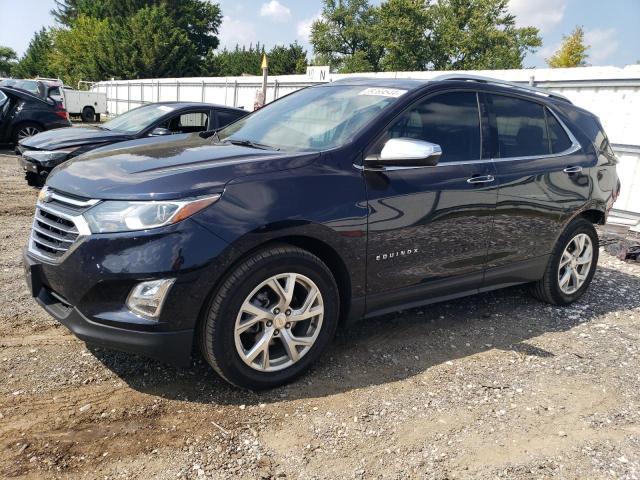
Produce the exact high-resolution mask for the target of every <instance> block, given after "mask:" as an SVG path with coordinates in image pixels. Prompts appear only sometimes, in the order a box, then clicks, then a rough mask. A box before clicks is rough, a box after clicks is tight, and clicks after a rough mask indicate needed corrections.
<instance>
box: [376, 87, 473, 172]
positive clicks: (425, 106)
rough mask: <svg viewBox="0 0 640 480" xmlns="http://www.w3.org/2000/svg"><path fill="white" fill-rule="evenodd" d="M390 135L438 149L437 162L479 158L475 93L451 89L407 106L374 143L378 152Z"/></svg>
mask: <svg viewBox="0 0 640 480" xmlns="http://www.w3.org/2000/svg"><path fill="white" fill-rule="evenodd" d="M391 138H413V139H415V140H423V141H426V142H431V143H436V144H438V145H440V147H441V148H442V156H441V157H440V162H441V163H442V162H462V161H468V160H478V159H480V154H481V153H480V115H479V112H478V99H477V97H476V93H475V92H451V93H444V94H441V95H437V96H435V97H430V98H428V99H426V100H424V101H422V102H420V103H418V104H417V105H414V106H412V107H410V108H409V109H408V110H407V111H406V112H405V113H403V114H402V115H401V116H400V118H399V119H398V120H396V121H395V122H394V123H393V124H392V126H391V128H389V130H388V131H387V132H386V133H385V134H384V136H383V138H382V139H381V141H379V142H378V145H377V147H376V148H377V149H378V151H377V152H375V153H380V150H381V149H382V147H383V146H384V144H385V143H386V141H387V140H389V139H391Z"/></svg>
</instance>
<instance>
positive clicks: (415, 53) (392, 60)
mask: <svg viewBox="0 0 640 480" xmlns="http://www.w3.org/2000/svg"><path fill="white" fill-rule="evenodd" d="M378 19H379V20H378V23H377V24H376V25H375V27H374V44H375V45H377V46H378V47H379V48H381V49H383V51H384V56H383V58H382V62H381V66H382V69H383V70H387V71H403V70H404V71H414V70H426V69H427V68H428V65H429V63H430V55H429V52H430V44H431V37H430V34H429V33H428V32H429V31H430V30H431V29H432V28H433V22H432V17H431V15H430V9H429V4H428V1H427V0H389V1H387V2H385V3H383V4H382V5H380V8H379V14H378Z"/></svg>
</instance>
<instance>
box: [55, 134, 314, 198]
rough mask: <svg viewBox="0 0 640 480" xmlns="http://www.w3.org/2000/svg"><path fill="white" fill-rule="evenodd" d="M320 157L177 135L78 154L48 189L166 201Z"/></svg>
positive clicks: (89, 195) (87, 195)
mask: <svg viewBox="0 0 640 480" xmlns="http://www.w3.org/2000/svg"><path fill="white" fill-rule="evenodd" d="M174 137H180V138H174ZM318 156H319V154H318V153H286V152H278V151H275V150H259V149H255V148H250V147H244V146H239V145H220V144H218V145H215V144H212V143H211V140H210V139H203V138H201V137H200V136H199V135H198V134H190V135H186V136H185V135H176V136H171V137H168V138H167V137H159V138H154V139H143V140H136V141H131V142H125V143H123V144H118V145H114V146H111V147H108V148H104V149H99V150H93V151H91V152H89V153H86V154H84V155H80V156H79V157H76V158H74V159H72V160H70V161H68V162H65V163H64V164H62V165H60V166H59V167H56V168H55V169H54V170H53V172H52V173H51V174H50V175H49V177H48V178H47V185H49V186H50V187H51V188H54V189H56V190H59V191H61V192H66V193H70V194H73V195H78V196H81V197H85V198H96V199H103V200H149V199H156V200H169V199H177V198H186V197H195V196H202V195H207V194H210V193H219V192H221V191H222V190H223V189H224V186H225V185H226V184H227V183H228V182H229V181H231V180H233V179H235V178H238V177H242V176H246V175H252V174H257V173H260V174H264V173H269V172H273V171H278V170H287V169H290V168H296V167H299V166H302V165H305V164H307V163H310V162H312V161H313V160H315V159H316V158H317V157H318Z"/></svg>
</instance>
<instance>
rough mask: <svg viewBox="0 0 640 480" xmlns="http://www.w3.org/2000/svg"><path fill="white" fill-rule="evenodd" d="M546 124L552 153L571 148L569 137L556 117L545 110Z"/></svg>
mask: <svg viewBox="0 0 640 480" xmlns="http://www.w3.org/2000/svg"><path fill="white" fill-rule="evenodd" d="M547 125H548V126H549V142H550V143H551V152H552V153H561V152H564V151H566V150H569V148H571V139H570V138H569V136H568V135H567V132H565V130H564V128H562V125H560V122H558V119H557V118H556V117H555V116H554V115H553V113H551V112H550V111H549V110H547Z"/></svg>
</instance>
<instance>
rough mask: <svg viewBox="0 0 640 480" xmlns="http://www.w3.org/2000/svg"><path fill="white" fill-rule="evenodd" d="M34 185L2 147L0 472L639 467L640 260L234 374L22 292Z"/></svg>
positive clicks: (347, 333)
mask: <svg viewBox="0 0 640 480" xmlns="http://www.w3.org/2000/svg"><path fill="white" fill-rule="evenodd" d="M35 197H36V192H35V191H34V190H32V189H30V188H28V187H27V186H26V183H25V182H24V181H23V179H22V174H21V172H20V171H19V170H18V168H17V165H16V160H15V157H14V156H11V155H8V154H7V155H0V212H1V216H0V238H2V243H1V245H0V279H1V280H0V295H1V302H0V322H1V323H0V327H1V331H2V334H1V336H0V379H1V381H0V477H4V478H13V477H26V478H55V477H64V478H126V479H130V478H140V479H146V478H152V477H153V478H161V479H162V478H172V479H173V478H236V477H240V478H322V479H324V478H327V479H329V478H331V479H333V478H430V479H458V478H477V479H485V478H508V479H529V478H576V479H585V478H589V479H592V478H607V479H608V478H626V479H637V478H638V477H640V399H639V397H638V391H639V390H640V344H639V339H640V326H639V323H638V320H640V264H638V263H635V262H629V263H624V262H622V261H620V260H618V259H616V258H615V257H613V256H610V255H608V254H606V253H604V252H603V253H602V254H601V258H600V265H599V269H598V273H597V274H596V277H595V279H594V282H593V285H592V286H591V288H590V290H589V291H588V292H587V294H586V295H585V296H584V297H583V299H582V300H581V301H579V302H578V303H576V304H575V305H573V306H571V307H567V308H555V307H551V306H548V305H544V304H541V303H539V302H537V301H535V300H533V299H532V298H531V297H529V296H528V295H527V293H526V290H525V289H524V288H510V289H506V290H502V291H498V292H494V293H489V294H483V295H476V296H473V297H469V298H466V299H462V300H456V301H454V302H449V303H442V304H438V305H434V306H430V307H428V308H424V309H415V310H410V311H406V312H400V313H397V314H393V315H387V316H385V317H382V318H379V319H375V320H371V321H368V322H361V323H360V324H357V325H355V326H354V327H352V328H349V329H346V330H343V331H341V332H340V333H339V334H338V337H337V339H336V341H335V343H334V346H333V347H332V348H331V349H330V351H329V352H327V354H326V355H325V356H324V357H323V359H322V360H321V362H319V364H318V365H317V366H316V367H315V368H314V369H313V371H312V372H311V373H309V374H308V375H306V376H305V377H303V378H302V379H301V380H300V381H298V382H297V383H295V384H293V385H290V386H288V387H284V388H279V389H276V390H273V391H269V392H266V393H262V394H254V393H249V392H246V391H240V390H237V389H234V388H232V387H230V386H228V385H227V384H225V383H224V382H223V381H221V380H219V379H218V378H217V377H216V376H215V375H214V374H213V373H212V372H211V371H210V370H209V369H208V368H207V367H206V366H205V365H203V364H202V363H201V362H200V361H194V363H193V365H192V366H191V367H190V368H185V369H178V368H172V367H169V366H166V365H163V364H161V363H157V362H154V361H150V360H146V359H143V358H139V357H136V356H132V355H125V354H119V353H114V352H109V351H105V350H102V349H98V348H94V347H87V346H85V345H84V344H83V343H82V342H80V341H79V340H77V339H76V338H75V337H73V336H72V335H71V334H70V333H69V332H68V331H67V330H66V329H65V328H64V327H61V326H60V325H58V324H57V323H56V322H55V321H54V320H53V319H51V318H49V317H48V316H47V315H46V314H45V313H44V312H43V311H42V310H41V309H40V308H39V307H37V306H36V304H35V302H34V301H33V300H32V299H31V298H30V297H29V294H28V292H27V289H26V286H25V285H24V283H23V280H22V270H21V263H20V250H21V248H22V246H23V245H24V243H25V240H26V238H27V235H28V231H29V227H30V222H31V215H32V212H33V205H34V202H35Z"/></svg>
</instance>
